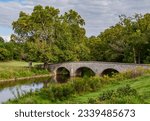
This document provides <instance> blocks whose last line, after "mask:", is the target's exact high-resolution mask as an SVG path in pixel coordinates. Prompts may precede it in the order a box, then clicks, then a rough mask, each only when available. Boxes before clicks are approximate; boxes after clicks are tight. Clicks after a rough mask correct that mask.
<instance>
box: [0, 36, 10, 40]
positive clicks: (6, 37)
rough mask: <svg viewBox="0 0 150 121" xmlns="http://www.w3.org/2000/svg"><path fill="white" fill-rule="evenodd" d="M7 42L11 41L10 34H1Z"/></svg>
mask: <svg viewBox="0 0 150 121" xmlns="http://www.w3.org/2000/svg"><path fill="white" fill-rule="evenodd" d="M1 37H2V38H3V39H4V41H5V42H9V41H10V35H7V36H3V35H2V36H1Z"/></svg>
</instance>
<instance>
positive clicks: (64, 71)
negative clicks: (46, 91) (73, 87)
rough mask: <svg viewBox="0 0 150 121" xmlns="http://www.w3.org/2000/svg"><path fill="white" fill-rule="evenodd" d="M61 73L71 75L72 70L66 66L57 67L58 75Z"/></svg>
mask: <svg viewBox="0 0 150 121" xmlns="http://www.w3.org/2000/svg"><path fill="white" fill-rule="evenodd" d="M60 74H65V75H70V71H69V70H68V69H67V68H66V67H58V68H57V69H56V75H60Z"/></svg>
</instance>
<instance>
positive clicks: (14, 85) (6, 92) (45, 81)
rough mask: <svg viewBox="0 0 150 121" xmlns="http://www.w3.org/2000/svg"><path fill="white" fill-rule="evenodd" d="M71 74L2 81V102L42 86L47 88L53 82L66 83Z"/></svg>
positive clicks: (0, 87)
mask: <svg viewBox="0 0 150 121" xmlns="http://www.w3.org/2000/svg"><path fill="white" fill-rule="evenodd" d="M68 79H69V75H57V76H56V77H46V78H38V79H28V80H20V81H11V82H1V83H0V103H3V102H6V101H8V100H9V99H15V98H17V97H18V96H21V95H23V94H26V93H28V92H34V91H36V90H39V89H41V88H46V87H48V85H51V84H53V83H56V84H57V83H66V82H67V81H68Z"/></svg>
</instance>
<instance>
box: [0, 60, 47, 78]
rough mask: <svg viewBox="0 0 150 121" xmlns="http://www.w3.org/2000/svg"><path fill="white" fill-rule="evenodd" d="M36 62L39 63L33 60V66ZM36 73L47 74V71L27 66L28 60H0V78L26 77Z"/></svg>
mask: <svg viewBox="0 0 150 121" xmlns="http://www.w3.org/2000/svg"><path fill="white" fill-rule="evenodd" d="M37 64H41V63H35V62H33V66H34V65H37ZM38 74H48V71H46V70H36V69H30V68H28V62H23V61H9V62H0V80H3V79H12V78H18V77H27V76H33V75H38Z"/></svg>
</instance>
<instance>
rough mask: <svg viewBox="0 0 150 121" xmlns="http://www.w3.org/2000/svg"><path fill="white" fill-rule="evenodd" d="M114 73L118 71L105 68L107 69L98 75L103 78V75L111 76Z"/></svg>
mask: <svg viewBox="0 0 150 121" xmlns="http://www.w3.org/2000/svg"><path fill="white" fill-rule="evenodd" d="M114 73H119V71H118V70H117V69H114V68H107V69H104V70H103V71H102V73H101V74H100V75H101V76H104V75H108V76H112V75H113V74H114Z"/></svg>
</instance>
